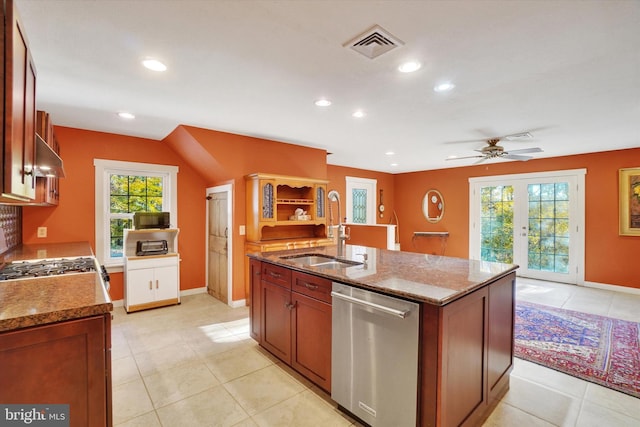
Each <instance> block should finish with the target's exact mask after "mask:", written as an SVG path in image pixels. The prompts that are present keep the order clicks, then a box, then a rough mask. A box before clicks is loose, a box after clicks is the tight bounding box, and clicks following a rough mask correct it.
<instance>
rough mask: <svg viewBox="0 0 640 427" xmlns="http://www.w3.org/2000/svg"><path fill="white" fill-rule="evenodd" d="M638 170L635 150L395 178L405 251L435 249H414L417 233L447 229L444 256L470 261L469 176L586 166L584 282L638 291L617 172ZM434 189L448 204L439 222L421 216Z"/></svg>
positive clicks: (638, 244) (634, 250)
mask: <svg viewBox="0 0 640 427" xmlns="http://www.w3.org/2000/svg"><path fill="white" fill-rule="evenodd" d="M639 166H640V148H636V149H630V150H619V151H608V152H602V153H592V154H585V155H577V156H567V157H555V158H548V159H538V160H529V161H528V162H504V163H500V162H494V163H490V164H485V165H478V166H469V167H460V168H454V169H441V170H434V171H423V172H414V173H405V174H398V175H395V192H394V193H395V199H394V206H395V209H396V211H397V212H398V216H399V218H400V243H401V246H402V250H409V251H411V250H414V251H417V252H418V251H419V252H431V250H432V249H433V248H432V247H429V248H428V249H426V248H423V247H419V248H415V246H414V245H413V243H412V235H413V232H414V231H448V232H449V234H450V235H449V239H448V242H447V248H446V255H449V256H457V257H464V258H466V257H468V255H469V249H468V247H469V178H470V177H479V176H491V175H505V174H516V173H528V172H541V171H553V170H563V169H581V168H585V169H586V170H587V175H586V177H585V183H586V189H585V191H586V194H585V210H586V213H585V221H586V224H585V280H586V281H587V282H595V283H604V284H612V285H620V286H628V287H633V288H640V274H638V272H637V269H634V268H632V266H635V265H636V264H635V263H636V262H637V257H638V254H639V253H640V238H638V237H630V236H620V235H618V170H619V169H620V168H628V167H639ZM431 188H435V189H437V190H439V191H440V192H441V193H442V195H443V197H444V200H445V215H444V218H443V220H442V221H440V222H439V223H437V224H431V223H429V222H427V221H426V219H425V218H424V216H423V215H422V198H423V197H424V194H425V193H426V192H427V190H429V189H431Z"/></svg>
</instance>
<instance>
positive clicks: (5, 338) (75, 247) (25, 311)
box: [0, 242, 113, 426]
mask: <svg viewBox="0 0 640 427" xmlns="http://www.w3.org/2000/svg"><path fill="white" fill-rule="evenodd" d="M77 257H93V251H92V250H91V246H90V245H89V243H87V242H72V243H60V244H41V245H21V246H18V247H17V248H15V249H13V250H10V251H9V252H7V253H5V254H4V255H3V256H2V257H1V259H2V263H3V265H4V264H6V263H12V262H32V261H34V260H42V259H47V260H51V259H56V258H77ZM112 310H113V304H112V302H111V298H110V297H109V294H108V292H107V290H106V289H105V287H104V284H103V281H102V279H101V272H100V271H87V272H79V273H68V274H59V275H51V276H43V277H33V278H24V279H13V280H0V366H2V369H0V403H1V404H20V405H42V404H47V405H50V404H63V405H69V415H70V419H69V420H70V425H71V426H88V425H91V426H110V425H111V423H112V421H111V311H112ZM27 409H29V408H26V407H25V410H27Z"/></svg>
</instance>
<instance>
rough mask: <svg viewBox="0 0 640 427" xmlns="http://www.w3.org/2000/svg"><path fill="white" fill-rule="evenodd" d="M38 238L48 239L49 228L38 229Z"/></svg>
mask: <svg viewBox="0 0 640 427" xmlns="http://www.w3.org/2000/svg"><path fill="white" fill-rule="evenodd" d="M38 237H47V227H38Z"/></svg>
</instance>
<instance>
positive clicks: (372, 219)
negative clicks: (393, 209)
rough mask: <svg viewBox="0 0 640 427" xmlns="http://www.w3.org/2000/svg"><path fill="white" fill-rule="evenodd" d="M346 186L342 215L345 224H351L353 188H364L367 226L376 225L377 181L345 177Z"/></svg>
mask: <svg viewBox="0 0 640 427" xmlns="http://www.w3.org/2000/svg"><path fill="white" fill-rule="evenodd" d="M345 181H346V182H345V184H346V193H347V194H345V196H346V197H345V199H346V206H345V211H344V212H343V213H342V215H343V216H345V217H347V222H349V223H352V222H353V218H352V216H353V215H352V213H353V198H352V197H351V194H352V192H353V189H354V188H366V189H367V190H371V191H367V224H369V225H375V224H376V222H377V221H376V217H377V214H376V197H377V194H376V192H377V187H378V181H377V180H375V179H370V178H358V177H355V176H346V177H345Z"/></svg>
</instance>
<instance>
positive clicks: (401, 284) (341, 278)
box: [247, 245, 518, 305]
mask: <svg viewBox="0 0 640 427" xmlns="http://www.w3.org/2000/svg"><path fill="white" fill-rule="evenodd" d="M365 253H366V254H367V263H366V265H365V264H362V265H355V266H351V265H347V266H345V267H342V266H341V267H338V268H335V267H334V268H326V267H322V266H320V267H312V266H310V265H304V264H303V263H300V262H299V260H298V261H297V262H296V258H288V259H287V258H283V257H292V256H296V255H301V254H317V255H326V256H332V257H335V256H337V246H335V245H334V246H323V247H315V248H304V249H293V250H288V251H277V252H262V253H249V254H247V255H248V256H249V257H251V258H255V259H259V260H261V261H267V262H270V263H273V264H277V265H281V266H284V267H289V268H291V269H293V270H298V271H302V272H305V273H310V274H314V275H316V276H321V277H325V278H328V279H331V280H334V281H336V282H342V283H346V284H349V285H354V286H358V287H361V288H365V289H369V290H373V291H379V292H383V293H386V294H389V295H396V296H401V297H404V298H408V299H411V300H415V301H420V302H425V303H428V304H434V305H445V304H447V303H450V302H452V301H454V300H456V299H458V298H460V297H462V296H464V295H466V294H468V293H470V292H473V291H474V290H476V289H478V288H481V287H482V286H484V285H486V284H489V283H490V282H493V281H494V280H496V279H498V278H500V277H503V276H505V275H507V274H509V273H511V272H513V271H515V270H516V269H517V268H518V266H517V265H514V264H500V263H493V262H486V261H474V260H468V259H463V258H452V257H444V256H437V255H426V254H419V253H413V252H400V251H390V250H385V249H376V248H370V247H363V246H351V245H347V246H346V250H345V255H344V256H343V257H342V258H344V259H346V260H351V261H359V262H362V260H363V256H362V255H361V254H365Z"/></svg>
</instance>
